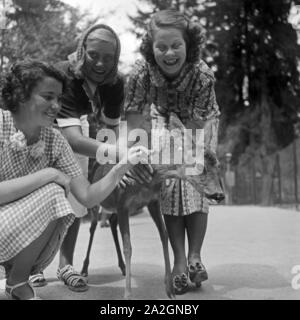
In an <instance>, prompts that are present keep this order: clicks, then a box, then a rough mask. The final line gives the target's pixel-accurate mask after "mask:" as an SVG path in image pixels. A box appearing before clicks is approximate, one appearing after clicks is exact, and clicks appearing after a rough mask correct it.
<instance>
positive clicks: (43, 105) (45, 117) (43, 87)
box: [19, 77, 63, 127]
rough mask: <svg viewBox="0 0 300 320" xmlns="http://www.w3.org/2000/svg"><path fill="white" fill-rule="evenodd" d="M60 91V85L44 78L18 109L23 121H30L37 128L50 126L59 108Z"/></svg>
mask: <svg viewBox="0 0 300 320" xmlns="http://www.w3.org/2000/svg"><path fill="white" fill-rule="evenodd" d="M62 90H63V85H62V83H61V82H59V81H58V80H56V79H54V78H51V77H45V78H43V79H42V80H41V81H39V82H38V84H37V85H36V86H35V87H34V88H33V90H32V92H31V95H30V98H29V99H28V100H27V101H26V102H24V103H23V105H22V107H21V108H20V109H19V110H20V112H22V113H23V114H24V119H25V118H26V119H32V122H34V123H35V124H36V126H38V127H48V126H51V125H52V124H53V121H54V119H55V118H56V116H57V114H58V112H59V110H60V108H61V105H60V99H61V95H62Z"/></svg>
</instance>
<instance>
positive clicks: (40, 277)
mask: <svg viewBox="0 0 300 320" xmlns="http://www.w3.org/2000/svg"><path fill="white" fill-rule="evenodd" d="M29 281H30V282H31V284H32V286H33V287H44V286H45V285H47V281H46V279H45V277H44V274H43V272H40V273H37V274H33V275H32V276H30V277H29Z"/></svg>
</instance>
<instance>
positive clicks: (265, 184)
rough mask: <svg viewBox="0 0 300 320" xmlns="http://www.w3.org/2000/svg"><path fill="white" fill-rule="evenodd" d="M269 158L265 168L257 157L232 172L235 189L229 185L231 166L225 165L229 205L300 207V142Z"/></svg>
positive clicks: (296, 141)
mask: <svg viewBox="0 0 300 320" xmlns="http://www.w3.org/2000/svg"><path fill="white" fill-rule="evenodd" d="M267 158H268V159H266V161H265V162H266V164H267V165H265V166H264V165H262V164H261V161H258V159H257V157H253V158H251V159H248V160H247V161H245V162H244V163H243V164H242V165H241V164H240V165H239V166H234V167H232V168H231V169H229V170H230V171H231V172H233V175H234V181H233V183H232V186H230V183H228V167H227V168H225V166H223V170H222V176H223V178H224V181H225V186H226V193H227V203H229V204H238V205H241V204H268V205H274V204H278V205H295V207H296V208H297V206H298V205H299V201H300V139H298V140H295V141H294V142H293V143H292V144H290V145H289V146H287V147H286V148H284V149H282V150H280V151H278V152H276V153H275V154H272V155H270V156H268V157H267ZM226 172H227V176H226ZM266 177H268V178H267V181H266ZM266 198H267V199H266Z"/></svg>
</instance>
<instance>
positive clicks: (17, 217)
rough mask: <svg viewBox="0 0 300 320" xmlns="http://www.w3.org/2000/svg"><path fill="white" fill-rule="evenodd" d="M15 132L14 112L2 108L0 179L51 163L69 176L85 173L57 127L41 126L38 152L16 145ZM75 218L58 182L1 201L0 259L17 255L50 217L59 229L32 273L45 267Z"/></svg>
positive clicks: (37, 169) (16, 176)
mask: <svg viewBox="0 0 300 320" xmlns="http://www.w3.org/2000/svg"><path fill="white" fill-rule="evenodd" d="M15 133H16V128H15V126H14V123H13V118H12V115H11V113H10V112H9V111H5V110H2V109H0V183H1V182H2V181H6V180H10V179H14V178H19V177H22V176H25V175H28V174H30V173H34V172H37V171H39V170H41V169H44V168H48V167H53V168H56V169H58V170H60V171H62V172H64V173H65V174H67V175H68V176H70V177H77V176H80V175H81V174H82V172H81V169H80V167H79V166H78V164H77V162H76V160H75V159H74V155H73V152H72V150H71V147H70V146H69V144H68V143H67V141H66V140H65V138H64V137H63V136H62V135H61V134H60V132H59V131H58V130H56V129H53V128H42V130H41V133H40V141H43V142H44V152H42V153H39V154H37V155H36V154H35V155H34V152H33V150H34V148H35V146H36V144H33V145H30V146H25V147H24V148H21V149H15V148H13V147H12V144H11V142H10V141H11V140H10V137H12V136H13V135H14V134H15ZM74 218H75V216H74V212H73V209H72V207H71V206H70V204H69V202H68V200H67V199H66V197H65V192H64V190H63V188H62V187H60V186H59V185H58V184H56V183H49V184H47V185H45V186H43V187H41V188H39V189H37V190H35V191H34V192H32V193H30V194H28V195H27V196H25V197H23V198H20V199H18V200H15V201H13V202H9V203H7V204H2V205H0V263H3V262H5V261H8V260H10V259H12V258H13V257H14V256H16V255H17V254H18V253H19V252H20V251H22V250H23V249H24V248H26V247H27V246H28V245H29V244H30V243H31V242H33V241H34V240H35V239H37V238H38V237H39V236H40V235H41V234H42V233H43V231H44V230H45V229H46V227H47V226H48V225H49V223H50V222H51V221H54V220H57V226H56V229H55V231H54V232H53V234H52V236H51V239H50V241H49V242H48V244H47V246H46V248H45V249H44V251H43V253H42V254H41V255H40V256H39V258H38V261H37V262H36V265H35V266H34V268H33V270H32V273H33V274H34V273H36V272H40V271H41V270H43V269H45V268H46V267H47V266H48V265H49V264H50V262H51V261H52V260H53V258H54V256H55V254H56V253H57V251H58V249H59V248H60V245H61V243H62V241H63V238H64V236H65V234H66V231H67V229H68V228H69V226H70V225H71V224H72V223H73V221H74Z"/></svg>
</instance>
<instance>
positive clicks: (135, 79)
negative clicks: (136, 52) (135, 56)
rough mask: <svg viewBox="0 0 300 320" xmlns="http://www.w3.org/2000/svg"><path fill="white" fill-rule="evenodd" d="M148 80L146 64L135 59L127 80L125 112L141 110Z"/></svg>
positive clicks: (144, 100)
mask: <svg viewBox="0 0 300 320" xmlns="http://www.w3.org/2000/svg"><path fill="white" fill-rule="evenodd" d="M149 81H150V80H149V72H148V69H147V66H146V64H145V63H143V62H142V61H140V60H139V61H137V62H136V64H135V65H134V67H133V71H132V73H131V75H130V77H129V81H128V86H127V92H126V99H125V113H131V112H138V113H142V112H143V108H144V106H145V105H146V102H147V101H146V100H147V87H148V82H149Z"/></svg>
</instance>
